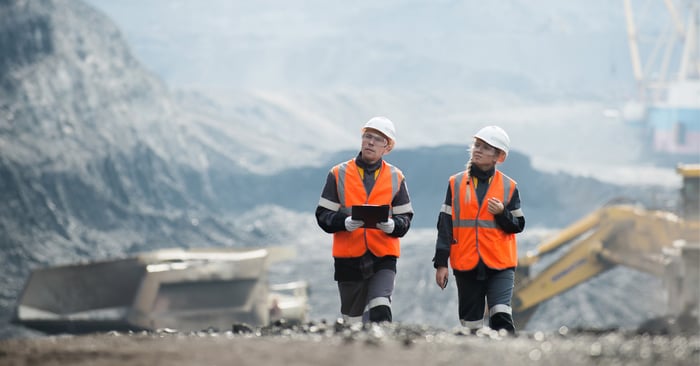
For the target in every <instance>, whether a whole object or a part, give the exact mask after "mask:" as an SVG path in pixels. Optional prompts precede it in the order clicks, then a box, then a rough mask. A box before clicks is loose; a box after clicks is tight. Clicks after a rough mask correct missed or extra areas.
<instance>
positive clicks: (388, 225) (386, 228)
mask: <svg viewBox="0 0 700 366" xmlns="http://www.w3.org/2000/svg"><path fill="white" fill-rule="evenodd" d="M394 226H396V223H395V222H394V219H392V218H389V219H388V220H387V221H384V222H378V223H377V229H379V230H381V231H383V232H385V233H387V234H391V233H393V232H394Z"/></svg>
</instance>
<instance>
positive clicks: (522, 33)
mask: <svg viewBox="0 0 700 366" xmlns="http://www.w3.org/2000/svg"><path fill="white" fill-rule="evenodd" d="M88 3H90V4H93V5H95V6H96V7H98V8H99V9H101V10H102V11H104V12H105V13H107V14H108V15H109V16H110V17H112V18H113V19H114V20H115V22H116V23H117V24H118V25H119V26H120V28H121V29H122V30H123V32H124V34H125V36H126V37H127V39H128V40H129V42H130V44H131V45H132V47H133V50H134V52H135V53H136V54H137V55H138V57H139V58H140V59H142V60H143V61H144V62H145V63H146V65H147V66H148V67H149V68H152V69H153V70H154V71H155V72H157V73H158V74H159V75H160V76H161V77H163V78H164V79H165V80H166V81H167V82H169V83H170V84H171V85H174V86H178V87H182V86H196V87H205V88H206V87H212V86H213V87H226V88H235V89H238V88H240V89H246V88H262V89H269V88H272V89H284V88H291V89H318V88H345V87H350V88H357V87H359V88H418V89H420V88H426V89H431V88H448V89H479V88H489V89H494V88H495V89H499V88H508V89H511V90H515V91H517V92H520V93H545V94H547V93H549V94H551V90H557V91H558V92H559V93H565V94H574V95H590V94H593V95H595V96H597V97H600V96H603V97H609V96H610V94H617V95H619V94H622V93H626V92H628V90H627V89H626V88H627V87H628V86H629V85H630V84H631V80H633V79H632V75H631V71H630V59H629V51H628V47H627V35H626V31H625V23H624V21H625V20H624V13H623V3H622V1H611V0H574V1H556V0H540V1H537V2H532V1H525V0H509V1H498V2H484V1H476V0H472V1H382V2H381V3H377V2H375V1H357V2H352V5H348V4H347V3H345V2H339V1H321V0H307V1H291V2H290V1H264V0H263V1H254V2H250V1H224V0H212V1H206V2H201V1H193V0H183V1H166V0H154V1H148V2H142V1H136V0H124V1H116V2H115V1H108V0H88ZM634 3H638V5H637V8H636V11H637V13H638V18H637V20H638V22H639V23H641V24H644V25H645V28H644V29H643V31H644V32H652V31H657V30H658V27H659V26H660V25H663V24H664V23H666V21H667V20H668V19H665V17H663V16H658V14H659V13H658V12H657V13H656V14H657V16H653V17H652V16H651V15H653V14H654V9H656V8H658V6H659V5H661V1H657V2H650V1H644V2H643V1H637V2H634ZM645 4H652V5H654V6H656V8H655V7H654V6H652V7H648V6H647V5H645Z"/></svg>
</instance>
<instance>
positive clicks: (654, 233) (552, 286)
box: [513, 164, 700, 327]
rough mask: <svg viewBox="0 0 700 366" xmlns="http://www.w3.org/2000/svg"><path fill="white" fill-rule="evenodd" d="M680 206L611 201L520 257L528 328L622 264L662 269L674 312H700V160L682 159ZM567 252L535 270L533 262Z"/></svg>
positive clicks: (516, 304) (518, 313) (518, 292)
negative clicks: (544, 307) (555, 300)
mask: <svg viewBox="0 0 700 366" xmlns="http://www.w3.org/2000/svg"><path fill="white" fill-rule="evenodd" d="M677 172H678V174H680V176H681V177H682V179H683V183H682V188H681V190H680V193H681V194H680V205H679V210H678V213H673V212H668V211H656V210H646V209H644V208H642V207H639V206H635V205H629V204H614V205H607V206H604V207H602V208H600V209H598V210H596V211H594V212H592V213H591V214H589V215H588V216H586V217H584V218H582V219H580V220H579V221H577V222H575V223H573V224H572V225H570V226H569V227H566V228H565V229H563V230H562V231H560V232H559V233H558V234H556V235H555V236H554V237H552V238H550V239H547V240H545V241H544V242H542V243H540V244H539V245H538V246H537V247H536V249H535V250H533V251H530V252H527V253H526V254H525V255H524V256H522V257H520V258H519V260H518V269H517V273H516V284H515V289H514V293H513V316H514V319H515V321H516V323H517V324H518V325H519V326H521V327H524V326H525V325H526V324H527V322H528V320H529V319H530V317H531V316H532V315H533V314H534V313H535V311H536V310H537V307H538V306H539V305H541V304H542V303H543V302H545V301H547V300H548V299H550V298H552V297H554V296H557V295H559V294H562V293H563V292H565V291H567V290H570V289H572V288H573V287H575V286H577V285H579V284H581V283H583V282H585V281H588V280H590V279H591V278H593V277H594V276H597V275H599V274H601V273H603V272H605V271H607V270H609V269H612V268H614V267H615V266H627V267H630V268H633V269H636V270H639V271H643V272H646V273H651V274H653V275H657V276H660V277H661V278H663V279H664V283H666V284H667V287H668V288H667V294H668V309H669V313H670V315H679V314H681V313H684V314H687V313H688V312H690V313H691V314H692V313H694V316H695V317H696V318H697V317H698V312H700V304H699V303H700V295H699V294H698V292H699V291H700V290H699V289H700V286H698V283H700V255H699V254H700V164H681V165H678V167H677ZM558 249H561V251H565V253H564V254H563V255H561V256H560V257H559V258H558V259H556V260H554V261H553V262H552V263H551V264H550V265H549V266H547V267H546V268H544V269H543V270H541V271H539V272H538V273H537V274H532V276H531V272H532V271H531V269H532V266H533V265H534V264H535V263H537V262H538V261H539V260H540V259H542V258H543V257H545V256H547V255H552V254H553V253H555V252H560V250H558Z"/></svg>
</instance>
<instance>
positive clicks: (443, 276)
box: [435, 267, 449, 290]
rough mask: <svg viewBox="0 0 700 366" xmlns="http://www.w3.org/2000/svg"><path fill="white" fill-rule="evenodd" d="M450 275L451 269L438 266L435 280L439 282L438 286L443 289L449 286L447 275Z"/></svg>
mask: <svg viewBox="0 0 700 366" xmlns="http://www.w3.org/2000/svg"><path fill="white" fill-rule="evenodd" d="M448 276H449V271H448V270H447V267H438V268H437V269H436V270H435V282H436V283H437V285H438V287H440V288H441V289H443V290H444V289H445V287H447V277H448Z"/></svg>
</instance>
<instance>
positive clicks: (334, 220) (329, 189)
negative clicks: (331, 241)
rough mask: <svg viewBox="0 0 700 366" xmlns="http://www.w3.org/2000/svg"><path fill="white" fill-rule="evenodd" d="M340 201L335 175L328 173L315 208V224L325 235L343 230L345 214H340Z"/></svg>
mask: <svg viewBox="0 0 700 366" xmlns="http://www.w3.org/2000/svg"><path fill="white" fill-rule="evenodd" d="M339 210H340V199H339V198H338V189H337V187H336V183H335V175H334V174H333V172H332V171H331V172H329V173H328V176H327V177H326V185H325V186H324V187H323V192H321V198H320V199H319V200H318V206H316V222H317V223H318V226H320V227H321V229H323V231H325V232H327V233H330V234H332V233H336V232H338V231H344V230H345V218H346V217H348V215H347V214H345V213H343V212H340V211H339Z"/></svg>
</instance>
